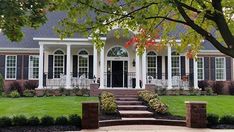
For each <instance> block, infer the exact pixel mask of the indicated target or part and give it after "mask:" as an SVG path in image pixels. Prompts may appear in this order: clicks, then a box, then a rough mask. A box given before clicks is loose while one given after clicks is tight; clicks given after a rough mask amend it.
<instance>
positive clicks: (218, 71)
mask: <svg viewBox="0 0 234 132" xmlns="http://www.w3.org/2000/svg"><path fill="white" fill-rule="evenodd" d="M225 74H226V73H225V58H224V57H216V58H215V77H216V80H218V81H223V80H226V77H225Z"/></svg>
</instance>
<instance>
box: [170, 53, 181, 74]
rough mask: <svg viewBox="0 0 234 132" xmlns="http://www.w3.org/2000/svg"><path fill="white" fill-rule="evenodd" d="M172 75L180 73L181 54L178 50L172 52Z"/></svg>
mask: <svg viewBox="0 0 234 132" xmlns="http://www.w3.org/2000/svg"><path fill="white" fill-rule="evenodd" d="M171 64H172V65H171V66H172V67H171V68H172V76H179V75H180V56H179V54H178V53H176V52H172V53H171Z"/></svg>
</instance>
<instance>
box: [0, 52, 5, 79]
mask: <svg viewBox="0 0 234 132" xmlns="http://www.w3.org/2000/svg"><path fill="white" fill-rule="evenodd" d="M0 62H1V63H0V74H2V77H3V78H5V55H0Z"/></svg>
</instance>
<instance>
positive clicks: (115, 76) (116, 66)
mask: <svg viewBox="0 0 234 132" xmlns="http://www.w3.org/2000/svg"><path fill="white" fill-rule="evenodd" d="M112 87H123V61H112Z"/></svg>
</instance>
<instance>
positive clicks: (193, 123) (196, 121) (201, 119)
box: [185, 101, 207, 128]
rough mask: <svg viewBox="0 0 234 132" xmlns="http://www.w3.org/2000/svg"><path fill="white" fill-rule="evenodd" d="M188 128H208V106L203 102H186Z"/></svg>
mask: <svg viewBox="0 0 234 132" xmlns="http://www.w3.org/2000/svg"><path fill="white" fill-rule="evenodd" d="M185 104H186V126H187V127H191V128H206V125H207V119H206V104H207V102H203V101H185Z"/></svg>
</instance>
